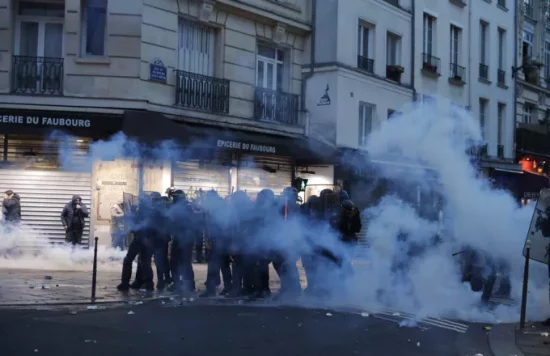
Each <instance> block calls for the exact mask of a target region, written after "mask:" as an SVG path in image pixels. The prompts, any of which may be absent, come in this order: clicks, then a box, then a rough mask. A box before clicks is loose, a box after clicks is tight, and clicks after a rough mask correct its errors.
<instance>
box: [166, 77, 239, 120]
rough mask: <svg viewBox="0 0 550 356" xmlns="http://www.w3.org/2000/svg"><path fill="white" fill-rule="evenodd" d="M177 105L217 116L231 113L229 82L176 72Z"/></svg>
mask: <svg viewBox="0 0 550 356" xmlns="http://www.w3.org/2000/svg"><path fill="white" fill-rule="evenodd" d="M175 72H176V105H178V106H181V107H184V108H189V109H193V110H199V111H205V112H210V113H215V114H227V113H229V80H227V79H219V78H213V77H209V76H206V75H201V74H196V73H190V72H185V71H182V70H176V71H175Z"/></svg>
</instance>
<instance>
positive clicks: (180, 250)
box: [168, 190, 197, 293]
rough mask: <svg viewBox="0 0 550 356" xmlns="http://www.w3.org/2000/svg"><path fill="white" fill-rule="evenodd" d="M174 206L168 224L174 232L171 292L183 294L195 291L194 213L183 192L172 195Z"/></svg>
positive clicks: (169, 213)
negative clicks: (193, 259)
mask: <svg viewBox="0 0 550 356" xmlns="http://www.w3.org/2000/svg"><path fill="white" fill-rule="evenodd" d="M171 196H172V205H171V206H170V210H169V211H168V222H169V226H170V231H171V232H172V250H171V255H170V256H171V258H170V262H171V271H172V278H173V282H174V283H173V284H172V285H171V286H170V290H171V291H173V290H176V289H178V290H180V291H182V292H183V293H192V292H194V291H195V273H194V271H193V263H192V262H193V261H192V257H193V245H194V238H195V235H196V233H197V232H196V231H195V230H197V228H196V224H195V219H194V215H195V213H194V211H193V208H192V207H191V203H190V202H189V201H188V200H187V196H186V195H185V193H184V192H183V191H182V190H175V191H173V192H172V194H171Z"/></svg>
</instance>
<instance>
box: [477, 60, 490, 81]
mask: <svg viewBox="0 0 550 356" xmlns="http://www.w3.org/2000/svg"><path fill="white" fill-rule="evenodd" d="M479 77H480V78H481V79H484V80H489V66H488V65H486V64H483V63H479Z"/></svg>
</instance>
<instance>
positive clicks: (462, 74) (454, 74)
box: [449, 63, 466, 82]
mask: <svg viewBox="0 0 550 356" xmlns="http://www.w3.org/2000/svg"><path fill="white" fill-rule="evenodd" d="M449 78H451V79H453V80H456V81H460V82H464V79H465V78H466V68H464V67H462V66H459V65H458V64H456V63H450V70H449Z"/></svg>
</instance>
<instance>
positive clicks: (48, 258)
mask: <svg viewBox="0 0 550 356" xmlns="http://www.w3.org/2000/svg"><path fill="white" fill-rule="evenodd" d="M93 254H94V251H93V249H83V248H81V247H77V248H75V249H73V248H72V246H69V245H65V244H63V245H52V244H50V242H49V240H48V238H47V237H45V236H43V235H42V234H41V233H40V232H39V231H35V230H33V229H31V228H30V227H28V226H25V225H24V224H22V225H21V227H19V228H13V229H9V230H8V229H6V228H4V227H2V228H0V269H28V270H44V271H91V270H92V265H93V256H94V255H93ZM97 255H98V264H97V267H98V271H120V265H121V260H122V259H123V258H124V256H125V252H121V251H120V250H115V249H112V248H109V247H105V246H99V247H98V253H97Z"/></svg>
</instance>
